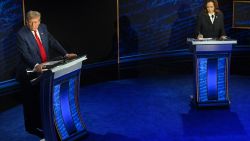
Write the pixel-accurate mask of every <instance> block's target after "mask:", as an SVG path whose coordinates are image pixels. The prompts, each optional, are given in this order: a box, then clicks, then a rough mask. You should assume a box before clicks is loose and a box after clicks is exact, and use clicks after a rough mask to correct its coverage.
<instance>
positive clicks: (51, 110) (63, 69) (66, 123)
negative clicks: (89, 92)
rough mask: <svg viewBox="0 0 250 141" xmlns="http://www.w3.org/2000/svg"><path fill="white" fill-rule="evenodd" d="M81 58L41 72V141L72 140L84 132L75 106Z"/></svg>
mask: <svg viewBox="0 0 250 141" xmlns="http://www.w3.org/2000/svg"><path fill="white" fill-rule="evenodd" d="M85 59H86V57H82V58H79V59H76V60H73V61H70V62H66V63H63V64H60V65H59V66H55V67H53V68H51V69H50V70H49V71H46V72H44V74H43V78H42V83H41V95H40V96H41V111H42V122H43V129H44V133H45V140H49V141H57V140H61V141H70V140H72V141H73V140H76V139H78V138H80V137H82V136H84V135H85V134H86V132H87V130H86V127H85V125H84V122H83V120H82V117H81V113H80V109H79V105H78V95H79V86H80V74H81V67H82V61H83V60H85ZM48 64H49V63H48Z"/></svg>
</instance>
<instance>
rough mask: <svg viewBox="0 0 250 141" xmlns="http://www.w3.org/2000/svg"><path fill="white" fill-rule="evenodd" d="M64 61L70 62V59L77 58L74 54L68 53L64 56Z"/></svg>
mask: <svg viewBox="0 0 250 141" xmlns="http://www.w3.org/2000/svg"><path fill="white" fill-rule="evenodd" d="M65 57H66V59H68V60H71V59H75V58H76V57H77V54H74V53H68V54H66V55H65Z"/></svg>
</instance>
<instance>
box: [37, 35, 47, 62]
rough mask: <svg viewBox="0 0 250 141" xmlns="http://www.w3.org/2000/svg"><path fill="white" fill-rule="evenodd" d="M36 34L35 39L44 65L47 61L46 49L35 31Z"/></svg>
mask: <svg viewBox="0 0 250 141" xmlns="http://www.w3.org/2000/svg"><path fill="white" fill-rule="evenodd" d="M34 33H35V38H36V42H37V45H38V47H39V51H40V55H41V58H42V63H44V62H46V61H47V55H46V51H45V49H44V47H43V44H42V42H41V40H40V39H39V37H38V35H37V31H34Z"/></svg>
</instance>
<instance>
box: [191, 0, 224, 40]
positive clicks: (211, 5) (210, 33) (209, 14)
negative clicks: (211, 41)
mask: <svg viewBox="0 0 250 141" xmlns="http://www.w3.org/2000/svg"><path fill="white" fill-rule="evenodd" d="M195 32H196V34H195V36H196V37H197V38H198V39H202V38H216V39H218V38H220V39H226V33H225V29H224V15H223V13H222V12H221V11H220V10H219V5H218V2H217V0H206V1H205V3H204V6H203V10H202V11H201V13H199V15H198V18H197V25H196V31H195Z"/></svg>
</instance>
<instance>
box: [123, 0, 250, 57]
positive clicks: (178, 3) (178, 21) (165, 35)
mask: <svg viewBox="0 0 250 141" xmlns="http://www.w3.org/2000/svg"><path fill="white" fill-rule="evenodd" d="M203 1H204V0H185V1H183V0H134V1H127V0H120V54H121V56H129V55H138V54H139V55H140V54H147V53H156V52H159V51H160V52H162V51H170V50H180V49H187V44H186V38H187V37H193V33H194V28H195V23H196V15H197V14H198V13H199V12H200V10H201V8H202V5H203ZM218 2H219V5H220V9H221V10H222V12H223V13H224V15H225V28H226V32H227V34H228V36H230V37H232V38H235V39H238V40H239V45H243V44H248V45H249V42H248V39H247V36H249V35H250V32H249V30H240V29H236V30H235V29H232V1H228V0H218Z"/></svg>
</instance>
